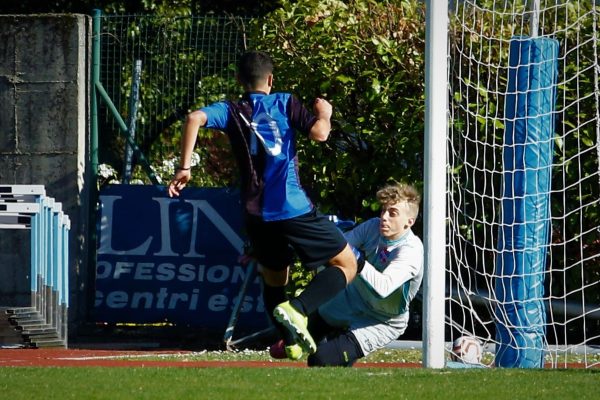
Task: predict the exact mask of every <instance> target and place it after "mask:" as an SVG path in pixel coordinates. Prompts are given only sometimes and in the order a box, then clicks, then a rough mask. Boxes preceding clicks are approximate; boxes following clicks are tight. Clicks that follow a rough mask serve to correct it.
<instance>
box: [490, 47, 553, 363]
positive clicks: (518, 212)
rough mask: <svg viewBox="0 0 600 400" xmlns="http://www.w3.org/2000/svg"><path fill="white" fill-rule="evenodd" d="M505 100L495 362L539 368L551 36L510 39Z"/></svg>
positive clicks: (549, 158) (547, 191)
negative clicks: (549, 37)
mask: <svg viewBox="0 0 600 400" xmlns="http://www.w3.org/2000/svg"><path fill="white" fill-rule="evenodd" d="M509 58H510V68H509V75H508V91H507V92H508V94H507V96H506V103H505V131H504V154H503V164H504V172H503V191H504V193H503V199H502V223H501V226H500V228H499V234H498V256H497V260H496V274H497V278H496V281H495V289H496V299H497V301H498V305H497V306H496V308H495V313H496V339H497V341H498V343H499V344H498V345H497V347H496V366H498V367H518V368H542V367H543V365H544V345H545V321H546V316H545V313H546V311H545V306H544V302H543V296H544V274H545V265H546V252H547V250H548V242H549V231H550V184H551V174H552V155H553V134H554V114H553V110H554V105H555V101H556V81H557V75H558V41H556V40H553V39H548V38H535V39H532V38H528V37H514V38H513V39H512V41H511V43H510V55H509Z"/></svg>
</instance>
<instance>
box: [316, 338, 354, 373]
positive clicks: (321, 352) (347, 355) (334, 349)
mask: <svg viewBox="0 0 600 400" xmlns="http://www.w3.org/2000/svg"><path fill="white" fill-rule="evenodd" d="M361 357H363V352H362V350H361V348H360V345H359V344H358V342H357V340H356V338H355V337H354V335H353V334H352V333H350V332H347V333H344V334H341V335H339V336H337V337H335V338H333V339H330V340H327V341H326V342H323V343H320V344H319V345H318V346H317V351H316V352H315V353H314V354H311V355H310V356H309V357H308V366H309V367H351V366H352V365H353V364H354V362H355V361H356V360H358V359H359V358H361Z"/></svg>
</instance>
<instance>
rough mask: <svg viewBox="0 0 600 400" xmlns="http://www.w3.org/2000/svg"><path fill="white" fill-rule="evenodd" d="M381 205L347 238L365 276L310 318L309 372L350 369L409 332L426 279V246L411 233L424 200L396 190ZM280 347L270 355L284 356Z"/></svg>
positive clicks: (380, 195) (384, 193) (409, 190)
mask: <svg viewBox="0 0 600 400" xmlns="http://www.w3.org/2000/svg"><path fill="white" fill-rule="evenodd" d="M377 199H378V201H379V203H380V204H381V214H380V216H379V217H378V218H372V219H370V220H367V221H365V222H363V223H362V224H360V225H358V226H357V227H355V228H354V229H352V230H351V231H349V232H346V234H345V235H346V239H348V243H350V244H351V245H352V246H354V248H356V249H358V250H359V251H360V253H361V255H362V256H361V257H359V264H361V263H364V265H363V267H362V270H361V272H360V273H359V274H358V276H357V277H356V279H354V280H353V281H352V283H350V285H349V286H348V287H347V288H346V289H345V290H343V291H342V292H340V293H339V294H338V295H336V296H335V297H334V298H333V299H332V300H330V301H329V302H327V303H325V304H324V305H322V306H321V307H319V309H318V311H317V312H316V313H314V314H312V315H311V316H310V317H309V323H308V328H309V330H310V333H311V334H312V336H313V338H314V339H315V340H316V341H317V342H318V345H317V351H316V352H315V353H314V354H311V355H309V356H308V365H309V366H351V365H352V364H354V362H355V361H356V360H357V359H359V358H361V357H364V356H366V355H367V354H369V353H372V352H373V351H375V350H377V349H380V348H382V347H384V346H386V345H387V344H388V343H390V342H391V341H393V340H395V339H397V338H398V337H399V336H401V335H402V334H403V333H404V331H405V330H406V328H407V324H408V319H409V304H410V302H411V300H412V299H413V298H414V296H415V295H416V294H417V292H418V290H419V287H420V286H421V280H422V278H423V244H422V242H421V240H420V239H419V238H418V237H417V236H416V235H415V234H414V233H413V232H412V230H411V227H412V225H413V224H414V223H415V219H416V218H417V215H418V213H419V203H420V199H421V196H420V194H419V192H418V191H417V190H416V189H415V188H414V187H413V186H412V185H405V184H395V185H388V186H386V187H384V188H383V189H381V190H379V191H378V192H377ZM281 346H282V343H281V342H278V343H276V344H275V345H274V346H272V348H271V355H272V356H275V357H277V356H276V355H278V354H282V352H281V351H280V350H279V348H280V347H281ZM277 358H281V357H277Z"/></svg>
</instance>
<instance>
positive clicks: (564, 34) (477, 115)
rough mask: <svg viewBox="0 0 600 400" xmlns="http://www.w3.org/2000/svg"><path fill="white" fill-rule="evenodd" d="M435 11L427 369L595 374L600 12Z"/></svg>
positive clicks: (599, 316) (551, 4)
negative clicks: (472, 355)
mask: <svg viewBox="0 0 600 400" xmlns="http://www.w3.org/2000/svg"><path fill="white" fill-rule="evenodd" d="M427 7H428V11H427V30H426V32H427V34H426V116H425V118H426V124H425V126H426V132H425V135H426V139H425V179H424V207H423V216H424V223H425V225H424V244H425V246H426V250H425V254H426V276H425V279H424V285H423V290H424V293H423V294H424V296H423V298H424V304H423V312H424V319H423V322H424V328H423V351H424V354H423V357H424V366H425V367H430V368H439V367H440V365H442V366H443V364H444V363H445V361H446V360H449V359H450V352H451V351H452V349H451V346H450V343H452V342H453V341H454V339H456V338H458V337H461V336H471V337H475V338H476V339H478V340H479V342H480V343H481V344H482V345H483V348H484V355H483V359H482V362H481V365H479V366H484V367H485V366H499V367H517V368H531V367H534V368H538V367H555V368H556V367H562V368H564V367H568V366H570V365H571V363H577V364H579V366H584V367H592V366H598V365H599V364H600V350H598V349H599V348H598V345H600V89H599V87H600V83H599V82H600V65H599V59H600V51H599V49H600V30H599V29H598V25H599V23H600V4H599V2H598V1H596V0H585V1H583V0H577V1H562V0H561V1H550V0H520V1H515V2H497V1H494V0H465V1H460V2H450V6H449V7H448V8H445V7H446V6H445V4H442V2H436V1H435V0H430V1H428V2H427ZM437 7H440V8H437ZM441 9H442V10H444V11H443V12H444V13H445V14H444V16H443V17H442V16H441V15H438V13H439V12H440V10H441ZM444 17H447V23H446V22H445V21H444ZM436 18H437V19H436ZM436 21H437V22H436ZM436 35H444V38H441V39H440V38H438V37H437V36H436ZM440 43H445V44H444V45H440ZM436 46H439V47H436ZM435 49H437V50H435ZM440 53H442V54H441V55H440ZM439 64H443V65H442V68H444V71H446V74H445V75H444V76H445V80H444V81H442V79H441V78H440V76H439V75H440V74H439V68H440V65H439ZM435 71H438V72H437V73H436V72H435ZM439 88H442V89H443V90H444V93H443V94H439V92H437V91H436V89H438V90H439ZM438 96H439V97H444V100H445V101H447V102H446V103H444V107H443V108H442V109H441V110H440V109H439V108H440V104H442V102H441V100H440V99H439V98H437V97H438ZM432 97H433V98H432ZM441 114H443V117H441ZM440 118H443V121H444V122H443V123H444V125H443V126H444V127H443V128H440V126H442V124H441V123H440ZM446 126H447V129H446ZM440 131H442V134H444V135H445V136H444V137H443V138H440V137H439V136H436V135H439V134H440ZM441 143H444V144H445V145H444V146H442V145H441ZM439 147H443V149H442V150H441V151H443V154H440V148H439ZM440 160H443V163H444V164H443V166H442V167H440V166H439V165H438V164H437V163H438V162H440ZM442 170H443V172H441V171H442ZM438 174H443V177H442V178H441V184H440V175H438ZM442 191H443V193H442ZM440 198H443V199H444V202H443V205H442V206H443V213H442V214H441V215H440V213H439V209H438V208H437V207H438V206H439V205H440V204H441V203H442V202H440V201H439V199H440ZM440 231H443V235H444V236H443V237H441V238H440V237H439V234H440ZM440 243H445V246H441V245H440ZM440 249H441V250H440ZM440 251H441V252H443V255H442V257H443V259H442V260H441V261H440V259H439V258H438V257H440V255H439V254H440V253H439V252H440ZM440 267H441V268H444V272H440V270H439V269H437V268H440ZM439 275H442V277H441V278H440V276H439ZM441 298H443V299H442V300H441ZM440 313H443V314H440ZM438 316H439V317H438ZM440 332H441V333H440ZM440 336H441V337H442V339H440ZM440 354H441V355H440Z"/></svg>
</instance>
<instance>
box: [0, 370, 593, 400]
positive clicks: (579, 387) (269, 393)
mask: <svg viewBox="0 0 600 400" xmlns="http://www.w3.org/2000/svg"><path fill="white" fill-rule="evenodd" d="M599 390H600V370H582V369H573V370H488V369H485V370H482V369H470V370H424V369H415V368H407V369H390V368H322V369H308V368H288V367H273V368H123V367H116V368H100V367H90V368H88V367H76V368H55V367H52V368H48V367H47V368H40V367H3V368H0V396H1V398H3V399H11V400H16V399H28V400H29V399H110V400H118V399H127V400H131V399H236V400H239V399H266V400H268V399H278V400H280V399H351V400H355V399H377V400H380V399H444V400H451V399H459V400H464V399H580V400H581V399H598V398H599V397H600V392H599Z"/></svg>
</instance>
